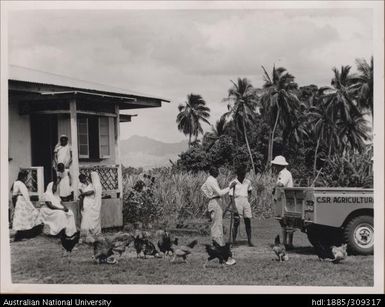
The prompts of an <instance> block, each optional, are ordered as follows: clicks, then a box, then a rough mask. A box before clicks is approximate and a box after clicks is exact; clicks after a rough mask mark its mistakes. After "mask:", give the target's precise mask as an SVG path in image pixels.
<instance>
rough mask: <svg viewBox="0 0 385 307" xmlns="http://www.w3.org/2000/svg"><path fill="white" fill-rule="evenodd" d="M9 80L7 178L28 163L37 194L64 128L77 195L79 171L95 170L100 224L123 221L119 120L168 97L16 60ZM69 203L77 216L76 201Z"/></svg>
mask: <svg viewBox="0 0 385 307" xmlns="http://www.w3.org/2000/svg"><path fill="white" fill-rule="evenodd" d="M8 86H9V88H8V90H9V102H8V103H9V105H8V106H9V159H8V160H9V184H10V185H11V184H12V182H13V181H14V180H15V179H16V177H17V173H18V171H19V170H20V169H27V170H28V171H29V173H30V176H29V182H28V186H29V189H30V192H31V195H32V197H33V198H34V199H35V200H37V201H39V200H41V199H42V195H43V193H44V190H45V187H46V186H47V184H48V183H49V182H50V181H51V180H52V161H53V150H54V147H55V145H56V144H57V143H58V139H59V136H60V135H62V134H65V135H67V136H68V138H69V142H70V144H71V147H72V158H73V162H72V166H71V168H70V173H71V177H72V180H73V182H72V186H73V190H74V194H75V199H77V193H78V192H77V191H78V188H77V187H78V176H79V173H84V174H89V173H90V172H91V171H92V170H96V171H97V172H98V173H99V176H100V179H101V183H102V186H103V195H104V198H103V204H102V227H113V226H121V225H122V221H123V218H122V199H123V188H122V172H121V163H120V159H119V137H120V126H121V123H124V122H130V121H131V118H132V116H134V115H128V114H124V112H125V111H126V110H131V109H140V108H156V107H161V106H162V102H169V101H168V100H166V99H163V98H160V97H154V96H150V95H145V94H139V93H134V92H130V91H127V90H123V89H119V88H114V87H110V86H105V85H102V84H98V83H91V82H86V81H82V80H77V79H73V78H68V77H63V76H60V75H56V74H50V73H46V72H41V71H36V70H32V69H27V68H23V67H18V66H10V67H9V81H8ZM127 125H129V124H127ZM127 128H129V127H127ZM68 205H70V207H71V209H72V210H73V211H74V212H75V215H77V219H78V220H79V212H77V211H78V206H77V203H76V202H74V203H71V204H68Z"/></svg>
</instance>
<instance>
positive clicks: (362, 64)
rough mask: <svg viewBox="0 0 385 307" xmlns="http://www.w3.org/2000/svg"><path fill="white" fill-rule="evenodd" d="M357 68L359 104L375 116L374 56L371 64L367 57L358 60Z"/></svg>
mask: <svg viewBox="0 0 385 307" xmlns="http://www.w3.org/2000/svg"><path fill="white" fill-rule="evenodd" d="M356 65H357V70H358V72H359V74H358V76H357V87H358V88H357V89H358V93H357V94H358V95H357V99H358V104H359V107H360V108H361V109H363V110H365V111H370V113H371V115H372V117H373V57H371V58H370V64H369V63H368V62H367V61H366V60H365V59H357V60H356Z"/></svg>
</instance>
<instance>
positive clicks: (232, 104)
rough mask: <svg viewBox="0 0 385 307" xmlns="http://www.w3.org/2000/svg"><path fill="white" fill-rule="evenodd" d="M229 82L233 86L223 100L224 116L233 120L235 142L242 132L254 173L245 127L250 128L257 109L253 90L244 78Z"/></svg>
mask: <svg viewBox="0 0 385 307" xmlns="http://www.w3.org/2000/svg"><path fill="white" fill-rule="evenodd" d="M231 82H232V83H233V86H232V87H231V88H230V89H229V93H228V98H226V99H225V101H229V104H228V106H227V107H228V112H227V113H225V114H224V116H231V117H232V118H233V122H234V127H235V135H236V138H237V140H238V132H239V131H241V132H242V134H243V137H244V139H245V142H246V147H247V151H248V153H249V156H250V162H251V166H252V169H253V171H254V173H255V166H254V161H253V156H252V153H251V149H250V144H249V140H248V137H247V127H248V126H250V123H251V122H252V121H253V118H254V116H255V110H256V107H257V101H256V96H255V89H254V87H253V86H252V84H251V83H250V82H249V80H247V79H246V78H243V79H241V78H238V80H237V82H234V81H231ZM237 145H238V144H237Z"/></svg>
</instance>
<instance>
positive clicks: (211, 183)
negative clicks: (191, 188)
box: [201, 167, 236, 265]
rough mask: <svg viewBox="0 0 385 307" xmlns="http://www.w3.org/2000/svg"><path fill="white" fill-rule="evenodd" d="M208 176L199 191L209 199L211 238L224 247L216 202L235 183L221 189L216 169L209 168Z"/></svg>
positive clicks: (219, 214) (221, 225)
mask: <svg viewBox="0 0 385 307" xmlns="http://www.w3.org/2000/svg"><path fill="white" fill-rule="evenodd" d="M209 174H210V176H209V177H208V178H207V180H206V181H205V183H204V184H203V185H202V187H201V190H202V192H203V194H204V195H205V196H206V197H207V198H208V199H209V205H208V212H209V214H210V217H211V220H212V225H211V238H212V240H213V241H215V242H217V243H218V244H219V245H220V246H224V245H225V241H224V238H223V217H222V215H223V211H222V208H221V206H220V205H219V203H218V200H219V199H220V198H221V197H222V196H224V195H226V194H227V193H229V191H230V189H231V188H233V187H234V186H235V185H236V183H235V182H233V183H232V184H231V185H230V186H229V187H227V188H224V189H221V188H220V187H219V184H218V181H217V177H218V175H219V171H218V168H216V167H211V168H210V171H209ZM234 263H235V261H234V259H232V258H229V259H228V261H227V262H226V264H228V265H231V264H234Z"/></svg>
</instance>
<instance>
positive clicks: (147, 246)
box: [143, 239, 161, 258]
mask: <svg viewBox="0 0 385 307" xmlns="http://www.w3.org/2000/svg"><path fill="white" fill-rule="evenodd" d="M143 254H144V258H146V256H147V255H149V256H154V257H155V258H160V257H161V256H160V255H159V252H158V251H157V250H156V248H155V245H154V244H153V243H152V242H151V241H150V240H148V239H144V248H143Z"/></svg>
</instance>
